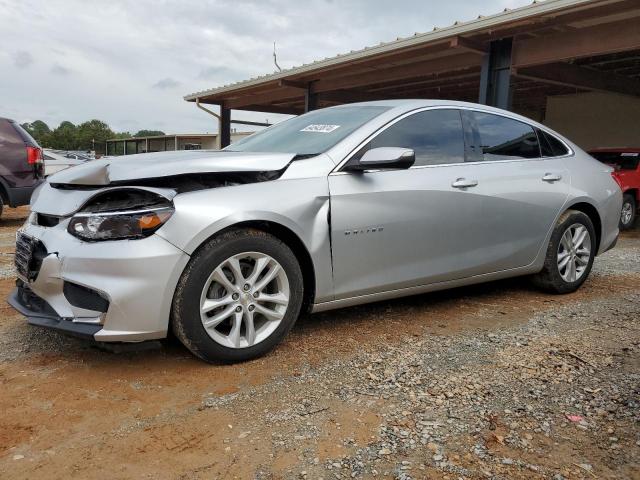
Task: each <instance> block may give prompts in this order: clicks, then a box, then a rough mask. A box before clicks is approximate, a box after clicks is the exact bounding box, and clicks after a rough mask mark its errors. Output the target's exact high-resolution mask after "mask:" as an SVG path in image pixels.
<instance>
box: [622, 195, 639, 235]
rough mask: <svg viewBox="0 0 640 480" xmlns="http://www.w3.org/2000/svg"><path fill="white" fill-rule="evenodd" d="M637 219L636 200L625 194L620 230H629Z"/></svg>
mask: <svg viewBox="0 0 640 480" xmlns="http://www.w3.org/2000/svg"><path fill="white" fill-rule="evenodd" d="M635 218H636V199H635V197H634V196H633V195H631V194H630V193H625V194H624V197H623V198H622V210H621V212H620V230H629V229H630V228H631V227H632V226H633V221H634V220H635Z"/></svg>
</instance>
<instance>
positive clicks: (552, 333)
mask: <svg viewBox="0 0 640 480" xmlns="http://www.w3.org/2000/svg"><path fill="white" fill-rule="evenodd" d="M19 216H20V212H17V214H16V218H17V219H16V220H15V221H13V220H11V219H9V220H4V217H3V221H4V222H8V224H5V225H4V226H3V225H2V224H0V253H6V254H7V255H0V278H1V277H2V276H4V273H3V272H4V270H2V268H6V269H7V272H9V273H7V275H9V276H10V275H11V273H10V262H8V261H5V260H4V258H5V257H7V258H10V251H9V250H6V249H4V244H3V243H2V242H3V239H4V238H5V236H7V235H5V234H9V233H11V232H10V230H12V229H13V230H15V227H16V226H17V225H18V224H19V223H20V222H19V221H18V219H19ZM7 238H9V237H8V236H7ZM638 287H640V235H639V234H638V230H636V231H634V232H631V233H628V234H625V235H624V236H623V238H621V241H620V242H619V245H618V247H617V248H616V249H614V250H612V251H611V252H608V253H607V254H605V255H603V256H602V257H599V258H598V259H597V260H596V264H595V268H594V271H593V273H592V276H591V277H590V279H589V280H588V282H587V283H586V284H585V285H584V286H583V288H582V289H581V290H580V291H579V292H577V293H576V294H573V295H568V296H550V295H544V294H541V293H539V292H537V291H535V290H534V289H533V288H532V287H531V286H530V285H529V284H528V282H527V281H526V280H509V281H505V282H496V283H492V284H488V285H482V286H475V287H470V288H463V289H457V290H453V291H448V292H439V293H436V294H428V295H421V296H417V297H411V298H408V299H401V300H396V301H392V302H383V303H379V304H375V305H368V306H361V307H355V308H351V309H344V310H340V311H336V312H328V313H324V314H319V315H314V316H309V317H305V318H302V319H301V320H300V321H299V323H298V325H297V326H296V328H295V329H294V331H293V332H292V334H291V335H290V336H289V337H288V339H287V340H286V341H285V342H284V344H283V345H282V346H281V347H280V348H278V349H277V350H276V351H274V352H273V353H272V354H270V355H268V356H267V357H265V358H263V359H259V360H256V361H253V362H248V363H245V364H242V365H235V366H227V365H219V366H211V365H205V364H202V363H200V362H198V361H196V360H194V359H193V358H192V357H191V356H190V355H189V354H188V353H187V352H186V351H185V350H184V349H183V348H181V347H180V346H179V345H175V344H174V343H171V342H169V343H168V344H167V345H165V346H164V347H163V348H162V349H160V350H156V351H152V352H139V353H127V354H117V355H116V354H111V353H107V352H102V351H98V350H95V349H94V348H91V347H89V346H87V345H86V344H84V343H82V342H79V341H76V340H74V339H68V338H65V337H62V336H60V335H57V334H55V333H50V332H46V331H41V330H38V329H32V328H29V327H28V326H26V325H25V324H24V321H23V320H22V319H21V318H20V316H19V315H16V314H15V313H13V312H12V311H11V310H10V309H9V308H8V307H3V308H0V478H12V479H13V478H30V479H32V478H47V479H49V478H83V479H84V478H109V479H117V478H123V479H124V478H132V477H138V478H167V479H169V478H171V479H173V478H181V479H205V478H206V479H210V478H256V479H279V478H285V479H294V478H296V479H299V478H308V479H321V478H322V479H325V480H326V479H349V478H397V479H404V480H408V479H422V478H429V479H452V480H454V479H460V478H462V479H475V478H494V479H518V478H540V479H541V478H549V479H554V480H560V479H592V478H610V479H637V478H640V428H639V425H638V421H639V419H640V368H639V367H640V326H639V325H638V317H639V315H638V314H639V313H640V290H639V288H638ZM10 288H11V279H10V278H4V279H1V280H0V293H2V294H4V295H6V293H7V292H8V291H9V290H10Z"/></svg>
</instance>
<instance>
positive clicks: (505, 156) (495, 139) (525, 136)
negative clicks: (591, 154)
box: [465, 111, 540, 161]
mask: <svg viewBox="0 0 640 480" xmlns="http://www.w3.org/2000/svg"><path fill="white" fill-rule="evenodd" d="M465 120H466V121H467V122H469V123H470V128H468V129H467V132H469V131H471V132H473V133H472V134H467V141H468V142H469V143H470V145H469V149H470V150H471V152H472V155H470V158H469V160H470V161H492V160H511V159H522V158H540V143H539V142H538V136H537V135H536V132H535V130H534V129H533V127H531V126H530V125H527V124H526V123H524V122H520V121H518V120H513V119H511V118H507V117H502V116H500V115H494V114H491V113H484V112H476V111H468V112H466V113H465Z"/></svg>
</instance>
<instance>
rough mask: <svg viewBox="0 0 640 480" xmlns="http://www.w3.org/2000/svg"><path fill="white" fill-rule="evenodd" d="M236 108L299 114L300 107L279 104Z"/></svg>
mask: <svg viewBox="0 0 640 480" xmlns="http://www.w3.org/2000/svg"><path fill="white" fill-rule="evenodd" d="M236 110H244V111H247V112H264V113H280V114H284V115H300V114H301V113H303V112H302V108H296V107H293V106H291V107H285V106H280V105H246V106H244V107H239V108H237V109H236Z"/></svg>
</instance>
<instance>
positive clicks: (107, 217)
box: [67, 190, 174, 242]
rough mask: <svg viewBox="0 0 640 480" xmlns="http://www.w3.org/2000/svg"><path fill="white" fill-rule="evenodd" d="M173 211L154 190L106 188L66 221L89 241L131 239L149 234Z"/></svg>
mask: <svg viewBox="0 0 640 480" xmlns="http://www.w3.org/2000/svg"><path fill="white" fill-rule="evenodd" d="M127 200H129V201H127ZM114 207H115V208H114ZM173 212H174V208H173V205H172V204H171V202H169V201H168V200H167V199H166V198H164V197H161V196H159V195H157V194H155V193H151V192H146V191H145V192H141V191H140V190H138V191H135V190H133V191H131V190H129V191H117V192H107V193H106V194H103V195H99V196H98V197H95V198H94V199H92V201H91V202H90V203H89V204H88V205H87V206H86V207H85V208H84V209H83V210H82V211H80V212H78V213H76V214H75V215H74V216H73V217H72V218H71V220H70V221H69V225H68V226H67V231H68V232H69V233H70V234H71V235H73V236H74V237H77V238H79V239H81V240H85V241H89V242H96V241H103V240H125V239H130V240H135V239H140V238H145V237H148V236H149V235H152V234H153V233H154V232H155V231H156V230H158V229H159V228H160V227H161V226H162V225H164V224H165V223H166V222H167V220H169V218H171V215H173Z"/></svg>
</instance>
